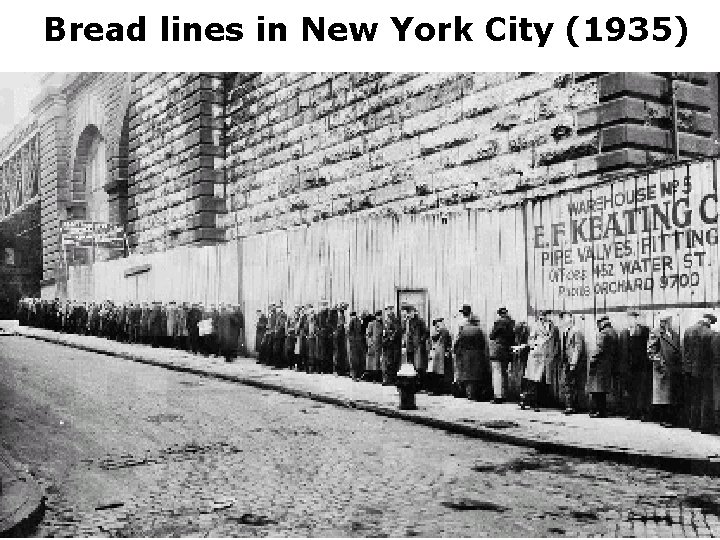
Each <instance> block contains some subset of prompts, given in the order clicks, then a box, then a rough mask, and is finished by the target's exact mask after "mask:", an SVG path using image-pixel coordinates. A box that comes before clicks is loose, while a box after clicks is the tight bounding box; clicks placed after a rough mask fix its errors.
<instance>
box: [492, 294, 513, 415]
mask: <svg viewBox="0 0 720 540" xmlns="http://www.w3.org/2000/svg"><path fill="white" fill-rule="evenodd" d="M514 343H515V321H513V320H512V318H510V315H509V313H508V310H507V308H505V307H501V308H500V309H498V310H497V318H496V319H495V322H494V323H493V327H492V330H491V331H490V367H491V369H492V386H493V403H502V402H503V401H504V400H505V393H506V392H507V386H508V373H507V370H508V363H509V362H510V359H511V358H512V351H511V349H510V348H511V347H512V346H513V344H514Z"/></svg>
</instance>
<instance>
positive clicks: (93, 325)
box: [18, 298, 245, 360]
mask: <svg viewBox="0 0 720 540" xmlns="http://www.w3.org/2000/svg"><path fill="white" fill-rule="evenodd" d="M18 320H19V322H20V324H21V325H24V326H34V327H38V328H46V329H48V330H54V331H57V332H66V333H73V334H83V335H91V336H97V337H103V338H107V339H112V340H116V341H120V342H126V343H144V344H147V345H151V346H152V347H173V348H177V349H184V350H187V351H191V352H194V353H200V354H204V355H210V354H214V355H217V356H223V357H225V358H226V359H227V360H231V359H233V358H235V357H237V355H238V354H242V353H244V352H245V343H244V334H245V332H244V328H245V319H244V317H243V314H242V311H241V310H240V307H239V306H232V305H228V304H219V305H209V306H206V305H203V304H200V303H189V302H181V303H177V302H168V303H162V302H124V303H117V304H116V303H115V302H113V301H111V300H106V301H104V302H76V301H73V300H65V301H61V300H60V299H57V298H56V299H54V300H45V299H39V298H23V299H21V300H20V302H19V305H18Z"/></svg>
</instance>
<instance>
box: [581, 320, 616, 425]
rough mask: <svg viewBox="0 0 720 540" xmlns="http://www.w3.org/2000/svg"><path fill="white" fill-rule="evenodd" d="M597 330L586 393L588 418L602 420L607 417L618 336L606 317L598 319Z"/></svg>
mask: <svg viewBox="0 0 720 540" xmlns="http://www.w3.org/2000/svg"><path fill="white" fill-rule="evenodd" d="M597 328H598V333H597V340H596V343H595V350H594V351H593V353H592V355H591V356H590V358H589V360H588V372H587V373H588V376H587V391H588V394H590V416H591V417H593V418H604V417H605V416H607V394H608V392H609V391H610V388H611V374H612V366H613V362H614V361H615V360H616V359H617V356H618V335H617V332H616V331H615V329H614V328H613V327H612V324H611V322H610V318H609V317H608V316H607V315H602V316H601V317H599V318H598V320H597Z"/></svg>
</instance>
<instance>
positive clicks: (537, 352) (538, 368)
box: [522, 310, 560, 411]
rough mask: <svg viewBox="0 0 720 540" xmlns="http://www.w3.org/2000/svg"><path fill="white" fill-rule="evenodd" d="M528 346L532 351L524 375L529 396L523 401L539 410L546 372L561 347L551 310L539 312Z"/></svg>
mask: <svg viewBox="0 0 720 540" xmlns="http://www.w3.org/2000/svg"><path fill="white" fill-rule="evenodd" d="M527 346H528V347H529V349H530V352H529V354H528V359H527V364H526V366H525V374H524V376H525V379H526V380H527V382H528V385H527V386H528V396H527V398H526V399H524V400H523V401H522V406H523V408H524V407H525V405H526V404H527V405H529V406H532V408H533V409H534V410H536V411H539V410H540V402H541V399H542V398H541V394H542V393H543V382H544V381H545V373H546V372H547V369H548V367H549V366H550V365H551V364H552V363H553V362H554V359H555V357H556V356H557V354H558V352H559V349H560V343H559V336H558V332H557V327H556V326H555V325H554V324H553V322H552V321H551V320H550V311H548V310H544V311H541V312H540V313H539V315H538V318H537V321H536V322H535V325H534V326H533V329H532V330H531V332H530V336H529V339H528V344H527Z"/></svg>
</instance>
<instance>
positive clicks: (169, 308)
mask: <svg viewBox="0 0 720 540" xmlns="http://www.w3.org/2000/svg"><path fill="white" fill-rule="evenodd" d="M165 313H166V315H165V335H166V336H167V346H172V347H177V337H178V336H177V320H178V305H177V303H176V302H170V303H169V304H168V305H166V306H165Z"/></svg>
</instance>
